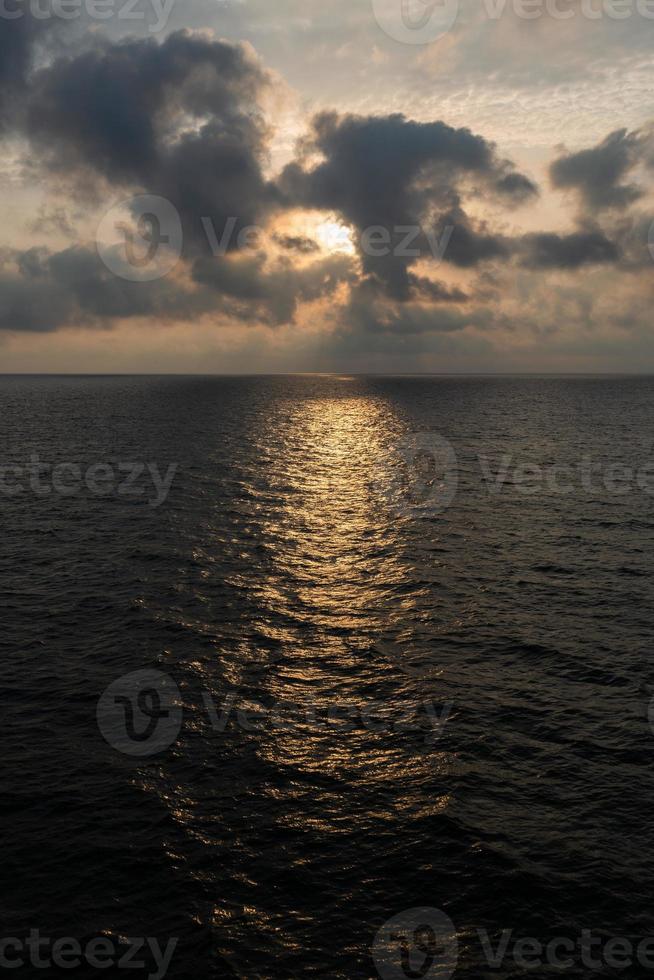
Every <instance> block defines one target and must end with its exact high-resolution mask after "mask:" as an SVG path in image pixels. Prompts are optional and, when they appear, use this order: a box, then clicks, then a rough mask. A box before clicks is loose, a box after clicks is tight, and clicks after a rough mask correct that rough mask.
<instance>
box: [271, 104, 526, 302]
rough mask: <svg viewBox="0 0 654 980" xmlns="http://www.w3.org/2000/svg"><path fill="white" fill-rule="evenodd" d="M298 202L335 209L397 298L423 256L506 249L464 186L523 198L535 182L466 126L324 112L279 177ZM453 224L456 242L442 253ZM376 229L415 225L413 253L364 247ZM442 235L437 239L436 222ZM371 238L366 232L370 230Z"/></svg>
mask: <svg viewBox="0 0 654 980" xmlns="http://www.w3.org/2000/svg"><path fill="white" fill-rule="evenodd" d="M279 186H280V189H281V191H282V194H283V195H284V196H285V198H286V200H287V201H288V202H289V203H293V205H295V206H297V205H303V206H304V207H307V208H318V209H323V210H327V211H334V212H337V213H338V214H339V215H340V216H341V217H342V219H343V220H344V221H345V222H346V223H348V224H349V225H351V226H353V227H354V228H355V229H356V230H357V232H358V236H357V238H358V241H359V254H360V259H361V263H362V267H363V271H364V273H365V274H366V275H369V276H371V277H373V279H374V280H376V281H377V282H379V283H380V284H381V285H382V286H383V287H384V288H385V289H386V291H387V292H388V294H389V296H391V297H392V298H394V299H405V300H406V299H409V298H410V295H411V278H410V275H409V268H410V266H411V265H412V264H414V262H415V261H416V259H417V258H418V257H427V258H429V257H431V258H432V259H437V260H438V261H440V260H442V259H445V260H446V261H449V262H454V263H455V264H457V265H461V266H469V265H474V264H476V263H478V262H480V261H483V260H484V259H488V258H496V257H500V256H503V255H505V254H507V249H506V247H505V245H504V244H503V242H502V241H501V239H500V238H499V237H498V236H493V235H492V234H487V233H486V232H485V231H483V230H482V231H480V232H477V230H476V228H475V223H474V222H473V220H472V219H471V218H470V217H468V215H467V214H466V212H465V210H464V209H463V207H462V204H461V198H462V196H463V195H467V196H469V197H473V198H483V196H484V194H490V195H499V197H500V198H502V199H504V201H507V200H508V201H511V202H513V203H514V204H518V203H523V202H524V201H525V200H527V199H529V198H530V197H533V196H534V195H535V194H536V192H537V191H536V187H535V185H534V184H533V183H532V182H531V181H530V180H529V179H528V178H526V177H524V176H523V175H521V174H519V173H517V172H515V171H514V170H513V169H512V168H511V165H510V163H508V162H507V161H502V160H500V159H498V157H497V155H496V152H495V148H494V146H493V145H492V144H491V143H489V142H487V141H486V140H485V139H484V138H483V137H481V136H478V135H475V134H474V133H472V132H470V130H468V129H465V128H461V129H455V128H453V127H452V126H448V125H447V124H446V123H444V122H440V121H437V122H430V123H422V122H416V121H414V120H410V119H407V118H406V117H405V116H403V115H400V114H394V115H390V116H352V115H347V116H339V115H338V114H337V113H335V112H329V113H322V114H320V115H318V116H317V117H316V118H315V119H314V121H313V124H312V130H311V132H310V134H309V136H308V137H307V138H306V139H305V140H304V142H303V143H302V145H301V156H300V158H299V159H298V160H297V161H295V162H293V163H292V164H290V165H289V166H287V167H286V169H285V170H284V172H283V174H282V175H281V178H280V180H279ZM448 225H453V226H455V229H454V234H453V236H452V239H451V243H450V244H449V245H448V246H447V249H446V251H444V252H443V253H442V254H439V250H438V243H439V242H440V241H442V238H441V235H442V233H443V232H444V231H445V230H446V228H447V226H448ZM372 229H382V230H383V231H384V232H385V233H386V234H387V235H391V236H396V238H397V237H398V236H400V235H403V234H405V233H406V232H407V231H410V230H411V229H414V230H415V235H414V238H413V239H412V242H411V243H410V245H409V244H407V249H409V250H410V251H409V252H407V251H406V249H404V248H403V247H402V245H401V244H400V243H399V242H398V241H395V242H393V246H398V247H391V249H390V252H389V251H388V250H387V251H386V252H384V254H381V252H382V249H380V248H378V247H374V248H370V247H366V244H365V243H366V240H367V238H366V236H369V234H370V232H371V230H372ZM436 229H438V234H437V235H436V236H435V238H434V234H433V233H434V231H435V230H436ZM368 241H369V237H368Z"/></svg>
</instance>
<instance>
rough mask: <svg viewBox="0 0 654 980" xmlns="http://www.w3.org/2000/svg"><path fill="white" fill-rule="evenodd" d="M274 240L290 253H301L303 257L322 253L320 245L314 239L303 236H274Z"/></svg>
mask: <svg viewBox="0 0 654 980" xmlns="http://www.w3.org/2000/svg"><path fill="white" fill-rule="evenodd" d="M273 237H274V240H275V241H276V242H277V244H278V245H281V247H282V248H285V249H286V250H287V251H289V252H299V253H300V254H301V255H311V254H312V253H313V252H319V251H320V245H318V243H317V242H314V240H313V238H305V237H304V236H303V235H274V236H273Z"/></svg>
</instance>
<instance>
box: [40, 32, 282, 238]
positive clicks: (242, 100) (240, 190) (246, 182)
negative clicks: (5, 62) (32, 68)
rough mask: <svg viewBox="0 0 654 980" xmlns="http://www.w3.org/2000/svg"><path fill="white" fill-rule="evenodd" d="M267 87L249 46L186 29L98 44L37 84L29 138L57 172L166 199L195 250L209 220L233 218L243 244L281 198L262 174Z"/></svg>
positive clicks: (220, 222) (49, 71)
mask: <svg viewBox="0 0 654 980" xmlns="http://www.w3.org/2000/svg"><path fill="white" fill-rule="evenodd" d="M266 84H267V76H266V74H265V72H264V71H263V70H262V69H261V68H260V66H259V65H258V64H257V63H256V61H255V60H254V59H253V58H252V57H250V55H249V54H248V53H247V52H246V51H245V49H243V48H241V47H239V46H235V45H230V44H226V43H222V42H219V41H211V40H207V39H205V38H202V37H198V36H192V35H190V34H188V33H186V32H178V33H176V34H173V35H171V36H170V37H168V38H167V39H166V40H165V41H164V42H163V43H161V44H158V43H157V42H155V41H154V40H151V39H150V40H128V41H121V42H118V43H113V44H112V43H110V42H108V41H102V42H98V43H97V44H96V45H94V46H93V47H92V48H91V49H90V50H88V51H85V52H83V53H82V54H79V55H77V56H75V57H70V58H62V59H59V60H58V61H56V62H55V63H54V64H53V65H51V66H50V67H48V68H46V69H43V70H42V71H40V72H38V73H37V74H36V75H35V77H34V78H33V81H32V85H31V94H30V97H29V104H28V108H27V113H26V117H27V122H26V128H27V135H28V136H29V138H30V140H31V142H32V145H33V147H34V149H35V150H37V151H38V153H39V157H40V160H41V162H42V165H44V166H45V167H46V168H47V169H49V170H50V171H51V172H53V173H55V174H57V175H60V176H63V177H72V178H73V179H78V178H79V177H80V175H81V176H82V178H83V179H88V177H89V175H91V176H92V175H97V176H98V177H101V178H104V180H105V181H108V182H110V183H111V184H113V185H120V186H125V187H138V188H142V189H144V190H145V191H146V192H147V193H150V194H157V195H160V196H162V197H165V198H167V199H168V200H169V201H171V202H172V204H174V206H175V207H176V208H177V210H178V211H179V213H180V216H181V218H182V223H183V227H184V233H185V234H184V241H185V245H186V248H187V250H188V251H191V252H192V251H193V250H194V249H198V248H201V247H203V246H204V247H206V235H205V233H204V230H203V227H202V224H201V219H202V218H203V217H206V218H208V219H210V220H211V221H212V222H213V223H214V224H215V225H216V227H222V226H223V225H224V224H225V223H226V222H227V220H228V219H229V218H230V217H231V216H235V217H236V218H237V224H236V227H235V229H234V235H235V236H237V235H238V232H239V231H240V230H241V229H242V228H244V227H246V226H248V225H251V224H254V223H255V222H257V221H258V220H261V218H262V216H263V215H264V213H265V212H266V210H267V208H268V207H270V205H271V204H272V202H273V200H274V198H275V194H274V191H273V189H272V187H271V186H270V185H269V184H268V183H267V182H266V181H265V179H264V177H263V175H262V169H261V167H262V160H263V157H264V153H265V150H266V145H267V137H268V133H267V129H266V126H265V123H264V121H263V118H262V115H261V112H260V110H259V108H258V103H257V99H258V97H259V94H260V92H261V90H262V89H263V87H265V85H266Z"/></svg>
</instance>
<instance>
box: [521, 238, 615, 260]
mask: <svg viewBox="0 0 654 980" xmlns="http://www.w3.org/2000/svg"><path fill="white" fill-rule="evenodd" d="M523 245H524V250H525V254H524V256H523V260H522V261H523V264H524V265H526V266H528V267H529V268H532V269H579V268H580V267H581V266H584V265H600V264H602V263H616V262H617V261H618V259H619V257H620V250H619V248H618V246H617V245H616V244H615V243H614V242H612V241H610V240H609V239H608V238H607V237H606V236H605V235H604V234H603V233H602V232H601V231H586V232H575V233H573V234H571V235H556V234H553V233H547V234H545V233H541V234H536V235H526V236H525V238H524V239H523Z"/></svg>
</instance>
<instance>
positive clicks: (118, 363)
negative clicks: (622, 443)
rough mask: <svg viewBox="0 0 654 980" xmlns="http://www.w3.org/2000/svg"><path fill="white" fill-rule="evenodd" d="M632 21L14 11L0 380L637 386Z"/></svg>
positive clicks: (592, 13)
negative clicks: (523, 375) (607, 377)
mask: <svg viewBox="0 0 654 980" xmlns="http://www.w3.org/2000/svg"><path fill="white" fill-rule="evenodd" d="M653 38H654V3H651V2H648V0H633V2H630V0H542V3H538V2H535V0H529V2H526V0H524V2H523V0H512V2H508V0H507V2H501V0H458V2H457V0H358V2H355V3H345V2H344V0H335V2H333V3H331V4H329V5H325V4H318V3H317V2H315V0H302V2H299V0H285V2H283V3H281V4H277V5H273V4H270V3H265V2H264V0H225V2H222V3H217V4H216V3H215V2H211V3H210V2H205V0H184V3H182V2H181V0H139V3H138V5H137V6H133V4H132V3H129V4H128V3H126V2H125V0H115V2H114V0H104V2H103V3H98V2H97V0H52V2H46V0H42V3H41V4H40V5H37V4H36V2H34V0H32V2H27V3H25V2H21V0H14V2H13V3H11V2H10V0H7V3H6V4H5V5H4V6H3V10H2V13H1V14H0V73H1V74H2V87H1V88H0V132H1V134H2V139H3V141H4V153H3V157H2V159H3V164H2V170H3V179H4V191H5V193H4V195H3V196H2V207H3V212H4V213H3V221H2V235H3V241H2V251H1V254H0V370H2V371H5V372H11V371H16V372H42V371H53V372H86V371H88V372H174V373H184V372H189V373H198V372H200V373H203V372H207V373H209V372H216V373H223V372H224V373H230V372H235V373H256V372H268V371H270V372H280V371H289V372H291V371H339V372H366V371H370V372H384V371H389V372H486V371H488V372H507V371H508V372H510V371H530V372H533V371H536V372H538V371H572V372H584V371H587V372H593V371H625V372H641V371H652V370H654V338H653V331H652V325H651V314H650V310H651V307H652V296H653V293H654V290H653V278H652V277H653V272H654V200H653V194H652V191H653V185H654V126H652V122H651V118H652V116H653V115H654V113H653V112H652V108H651V105H650V99H649V97H648V93H649V91H650V90H651V82H652V77H653V74H654V72H653V60H654V54H652V50H653V46H652V40H653Z"/></svg>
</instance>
